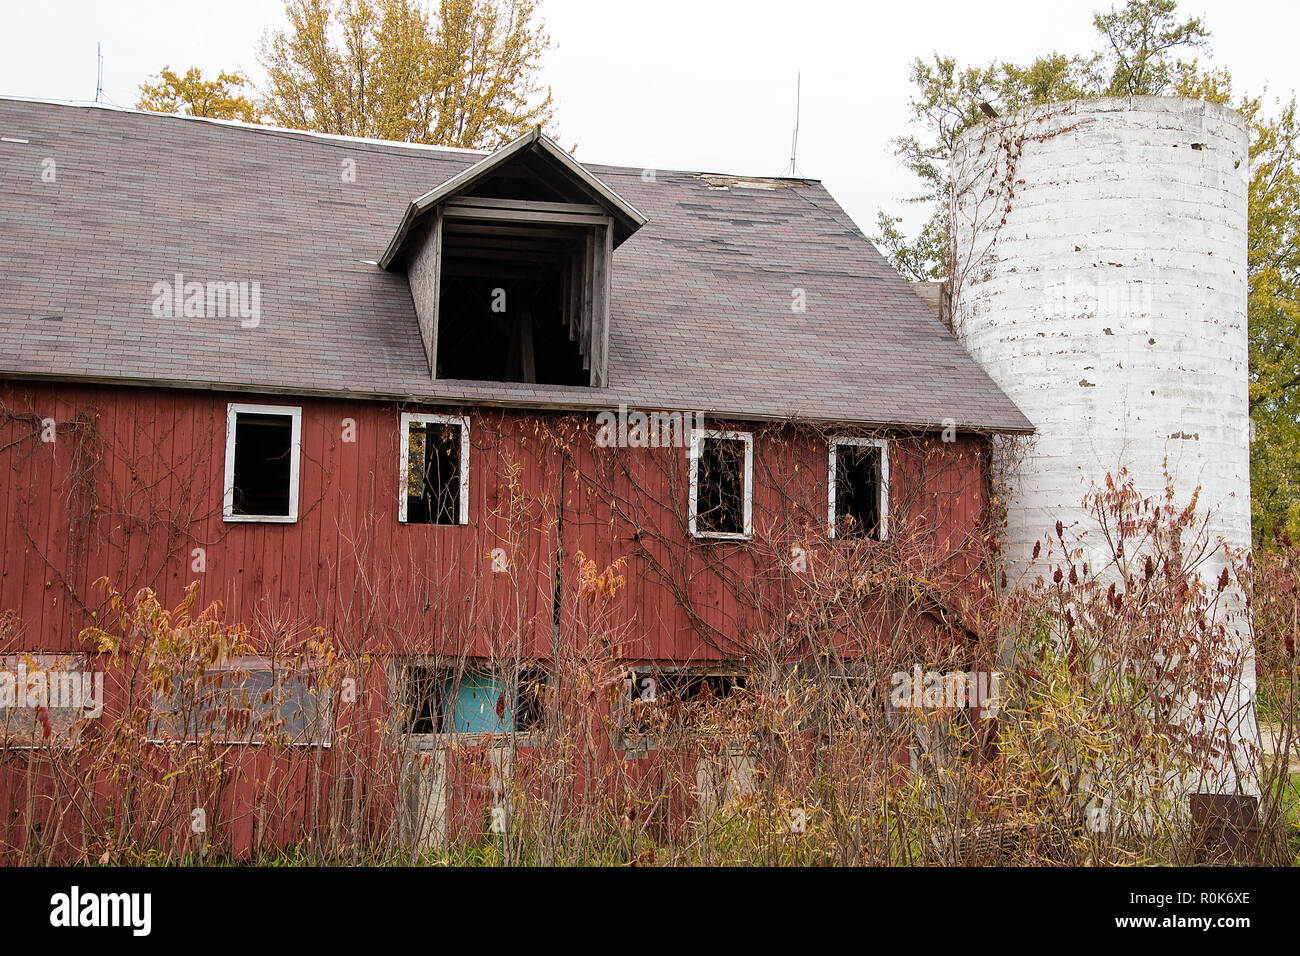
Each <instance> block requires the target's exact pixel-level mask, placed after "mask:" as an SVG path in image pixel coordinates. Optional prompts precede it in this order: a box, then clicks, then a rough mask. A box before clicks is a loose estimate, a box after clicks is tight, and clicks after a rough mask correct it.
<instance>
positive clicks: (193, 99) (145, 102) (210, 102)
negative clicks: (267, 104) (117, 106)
mask: <svg viewBox="0 0 1300 956" xmlns="http://www.w3.org/2000/svg"><path fill="white" fill-rule="evenodd" d="M155 79H156V80H157V82H155V83H145V84H142V85H141V87H140V100H139V102H137V103H136V105H135V108H136V109H139V110H149V111H150V112H152V113H180V114H182V115H184V116H206V117H209V118H211V119H234V120H243V121H244V122H245V123H256V122H257V121H258V109H257V105H256V104H255V103H254V102H253V101H252V100H250V99H248V97H246V96H243V95H241V93H240V91H241V90H242V89H243V88H244V87H245V86H246V85H247V84H248V79H247V78H246V77H245V76H244V75H243V74H242V73H219V74H217V78H216V79H215V80H205V79H204V78H203V73H202V72H201V71H200V70H199V69H197V68H196V67H190V68H189V69H188V70H186V71H185V75H184V76H180V75H179V74H177V73H175V72H173V71H172V70H171V69H170V68H169V67H165V66H164V67H163V68H162V70H161V71H160V74H159V76H158V77H156V78H155Z"/></svg>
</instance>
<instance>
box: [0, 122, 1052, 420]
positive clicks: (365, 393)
mask: <svg viewBox="0 0 1300 956" xmlns="http://www.w3.org/2000/svg"><path fill="white" fill-rule="evenodd" d="M13 140H26V142H13ZM481 158H482V154H480V153H471V152H467V151H454V150H436V149H427V148H413V147H409V146H402V145H397V144H381V143H373V142H364V141H356V140H347V139H343V138H333V137H323V136H317V135H311V134H303V133H294V132H289V131H285V130H271V129H259V128H256V127H245V126H238V125H233V124H224V123H214V122H208V121H201V120H193V119H184V118H178V117H170V116H157V115H152V114H142V113H134V112H120V111H116V110H108V109H103V108H94V107H72V106H63V105H54V104H45V103H36V102H27V101H18V100H0V375H6V376H37V377H47V376H67V377H73V378H79V379H84V378H89V379H95V380H130V381H136V382H154V383H160V384H167V385H176V386H186V387H190V386H198V387H222V388H224V387H230V388H236V389H238V388H249V389H255V390H263V391H273V392H282V393H291V394H292V393H299V394H312V393H331V394H341V395H353V396H356V397H359V398H369V397H385V398H388V397H393V398H405V399H418V400H429V401H437V400H446V401H455V402H462V401H464V402H486V403H493V404H539V405H559V406H571V407H593V408H611V407H614V406H617V405H618V404H619V403H627V404H628V405H629V406H631V407H640V408H662V409H682V410H692V411H703V412H705V413H706V414H713V415H734V416H737V417H756V418H784V417H787V416H791V415H794V416H800V417H804V418H810V419H818V420H824V421H844V422H868V423H880V424H904V425H938V424H941V423H943V422H945V421H955V422H956V423H957V424H958V425H959V426H962V427H968V428H977V429H983V430H1012V431H1022V430H1023V431H1027V430H1029V429H1030V425H1029V422H1028V421H1027V420H1026V419H1025V417H1024V416H1023V415H1022V414H1021V413H1020V411H1019V410H1018V409H1017V408H1016V407H1015V406H1014V405H1013V404H1012V402H1011V400H1010V399H1008V398H1007V397H1006V396H1005V395H1004V394H1003V393H1002V392H1001V391H1000V390H999V389H998V387H997V386H996V385H995V384H994V383H993V381H992V380H991V379H990V378H989V377H988V376H987V375H986V374H985V373H984V372H983V370H982V369H980V368H979V366H978V365H977V364H976V363H975V361H974V360H973V359H972V358H971V357H970V356H969V355H968V354H967V353H966V351H965V350H964V349H963V348H962V347H961V346H960V345H959V344H958V343H957V341H956V340H955V339H954V338H953V337H952V335H951V334H950V333H949V332H948V331H947V330H946V329H945V328H944V327H943V326H942V325H941V324H940V322H939V321H938V320H937V319H936V318H935V317H934V316H933V315H932V313H931V312H930V311H929V309H928V308H927V307H926V306H925V304H924V303H923V302H922V301H921V300H920V299H919V298H917V296H916V295H915V294H914V293H913V292H912V290H911V288H910V287H909V286H908V284H907V282H906V281H904V280H903V278H902V277H901V276H899V275H898V274H897V273H896V272H895V271H894V270H893V269H892V268H891V267H890V266H889V265H888V264H887V263H886V262H885V260H884V259H883V258H882V257H881V255H880V254H879V253H878V252H877V251H876V250H875V248H874V247H872V245H871V244H870V243H869V242H867V241H866V240H865V239H864V238H863V236H862V234H861V233H860V232H859V230H858V229H857V228H856V227H855V226H854V224H853V223H852V221H851V220H850V219H849V217H848V216H847V215H846V214H845V213H844V211H843V210H842V209H840V207H839V206H838V205H837V204H836V202H835V200H834V199H832V198H831V196H830V194H829V193H827V191H826V190H825V189H824V188H823V187H822V185H821V184H820V183H817V182H812V181H786V182H784V183H782V184H781V185H782V188H770V189H754V188H741V187H736V186H733V187H732V188H725V189H724V188H717V185H718V184H720V183H723V182H726V180H725V179H724V178H720V177H716V176H709V177H705V176H702V175H700V174H696V173H688V172H671V171H665V170H657V171H655V173H654V176H653V177H650V176H643V171H642V170H641V169H640V168H623V167H613V166H598V165H590V164H588V165H587V168H588V169H589V170H590V171H591V172H592V173H593V174H594V175H595V176H597V177H599V178H600V179H601V180H602V181H603V182H604V183H605V184H607V185H608V186H609V187H610V188H611V189H613V190H614V191H615V192H617V193H618V194H619V195H620V196H622V197H624V198H625V199H626V200H627V201H628V202H630V203H631V204H632V205H633V206H635V207H636V208H637V209H639V210H640V211H641V212H643V213H644V214H645V215H646V216H648V217H649V222H648V223H647V224H646V225H645V226H644V227H642V228H641V230H640V231H639V232H637V233H636V234H635V235H633V236H632V237H631V238H630V239H629V240H628V241H627V242H626V243H624V244H623V245H622V246H621V247H620V248H619V249H617V250H616V251H615V253H614V267H613V290H612V307H611V312H612V319H611V338H610V360H609V361H610V370H609V380H610V385H609V387H607V388H602V389H591V388H582V387H562V386H549V385H529V384H510V383H491V382H466V381H449V380H437V381H435V380H433V379H431V377H430V375H429V369H428V364H427V361H426V359H425V355H424V351H423V349H422V347H421V343H420V335H419V331H418V327H417V325H416V318H415V310H414V307H413V305H412V301H411V296H410V292H409V289H408V288H407V285H406V281H405V279H404V277H403V276H401V275H398V274H393V273H390V272H386V271H384V270H382V269H380V268H378V267H377V266H376V265H375V264H374V262H375V260H377V259H378V258H379V257H380V255H381V254H382V253H383V251H384V248H385V246H386V245H387V244H388V242H389V240H390V238H391V237H392V235H393V232H394V230H395V229H396V228H397V224H398V223H399V221H400V220H401V218H402V214H403V212H404V210H405V209H406V207H407V204H408V203H409V202H410V201H411V200H412V199H414V198H416V197H418V196H420V195H422V194H424V193H426V192H427V191H429V190H430V189H431V188H433V187H434V186H436V185H438V184H439V183H441V182H443V181H445V180H446V179H448V178H450V177H451V176H453V175H455V174H456V173H458V172H460V171H461V170H462V169H464V168H466V167H467V166H469V165H470V164H472V163H474V162H476V161H478V160H479V159H481ZM51 161H52V162H51ZM348 161H351V163H349V162H348ZM352 164H355V167H354V168H355V182H349V181H348V179H349V176H347V175H345V172H347V171H348V170H349V169H350V168H352ZM51 179H52V180H53V181H49V180H51ZM176 273H182V274H184V276H185V278H186V280H197V281H201V282H208V281H218V282H249V283H251V282H254V281H255V282H257V283H258V284H259V289H260V295H261V321H260V324H259V325H258V326H257V327H255V328H243V327H242V326H241V324H240V321H239V319H238V318H159V317H157V316H156V315H155V314H154V309H153V305H154V301H155V292H154V287H155V284H156V283H158V282H161V281H166V282H171V281H172V280H173V276H174V275H175V274H176ZM795 289H803V290H804V292H805V295H806V301H807V309H806V311H804V312H795V311H793V310H792V308H791V303H792V301H793V297H794V291H793V290H795ZM54 317H57V318H54Z"/></svg>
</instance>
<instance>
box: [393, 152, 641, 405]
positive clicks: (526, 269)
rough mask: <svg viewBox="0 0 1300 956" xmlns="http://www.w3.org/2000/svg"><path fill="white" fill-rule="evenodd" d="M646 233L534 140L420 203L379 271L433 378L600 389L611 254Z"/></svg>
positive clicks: (595, 184) (577, 169) (609, 195)
mask: <svg viewBox="0 0 1300 956" xmlns="http://www.w3.org/2000/svg"><path fill="white" fill-rule="evenodd" d="M644 222H645V217H644V216H642V215H641V214H640V213H638V212H637V211H636V210H635V209H633V208H632V207H631V206H630V205H628V204H627V203H626V202H625V201H624V200H622V199H621V198H619V197H618V196H617V195H616V194H614V193H613V192H611V191H610V190H609V188H608V187H606V186H605V185H604V184H603V183H601V182H600V181H599V180H598V179H596V178H595V177H594V176H592V175H591V174H590V173H589V172H587V171H586V170H585V169H584V168H583V167H582V166H580V165H578V164H577V163H576V162H575V161H574V160H573V159H572V158H571V157H569V156H568V155H567V154H566V153H564V152H563V151H562V150H560V149H559V147H557V146H556V145H555V144H554V143H553V142H551V141H550V140H549V139H547V138H546V137H545V136H542V135H541V133H540V131H536V130H535V131H534V132H532V133H530V134H528V135H527V136H524V137H521V138H520V139H518V140H516V141H515V142H514V143H511V144H510V145H509V146H506V147H504V148H502V149H501V150H498V151H497V152H496V153H494V154H492V155H491V156H489V157H487V158H486V159H485V160H483V161H482V162H480V163H478V164H476V165H475V166H472V167H470V168H469V169H468V170H466V171H465V172H463V173H461V174H460V175H458V176H456V177H453V178H452V179H451V180H449V181H448V182H447V183H444V184H443V185H442V186H440V187H438V188H437V189H435V190H433V191H432V192H430V193H427V194H426V195H424V196H422V197H421V198H420V199H418V200H416V201H415V202H413V203H412V204H411V206H410V208H409V209H408V210H407V214H406V217H405V218H404V219H403V221H402V225H401V227H400V228H399V230H398V232H397V235H395V236H394V237H393V241H392V242H391V243H390V244H389V248H388V251H387V252H385V254H384V258H383V260H382V262H381V265H383V266H384V267H385V268H391V267H394V266H398V267H400V266H404V267H405V268H406V273H407V278H408V281H409V282H410V285H411V296H412V299H413V301H414V304H415V311H416V315H417V317H418V319H419V325H420V334H421V337H422V339H423V342H424V347H425V351H426V354H427V356H428V358H429V367H430V371H431V373H432V374H433V377H434V378H438V379H469V380H476V381H494V382H525V383H536V384H544V385H574V386H591V387H602V386H604V385H605V384H607V373H608V354H609V327H610V284H611V272H612V261H613V251H614V249H615V248H616V247H617V246H618V245H619V244H620V243H621V242H622V241H624V240H625V239H626V238H628V237H629V236H630V235H631V234H632V233H633V232H634V231H635V230H636V229H638V228H640V226H641V225H642V224H643V223H644Z"/></svg>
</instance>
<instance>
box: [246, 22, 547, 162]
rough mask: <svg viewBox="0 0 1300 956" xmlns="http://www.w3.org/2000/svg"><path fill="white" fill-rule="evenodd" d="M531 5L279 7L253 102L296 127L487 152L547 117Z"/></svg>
mask: <svg viewBox="0 0 1300 956" xmlns="http://www.w3.org/2000/svg"><path fill="white" fill-rule="evenodd" d="M536 13H537V0H440V3H439V7H438V11H437V15H436V17H435V16H432V15H431V14H430V13H429V12H428V11H427V10H426V9H425V8H424V7H423V6H421V5H420V4H419V3H417V2H416V0H286V3H285V14H286V16H287V18H288V21H289V23H288V29H286V30H272V31H268V32H267V33H266V34H265V35H264V36H263V38H262V45H261V62H262V66H263V67H264V69H265V70H266V76H267V86H266V90H265V93H264V96H263V98H262V101H261V104H260V105H261V106H262V108H263V110H264V111H265V114H266V116H267V118H269V119H270V120H271V121H272V122H274V123H276V124H278V125H281V126H287V127H290V128H294V129H312V130H317V131H319V132H324V133H339V134H343V135H348V136H365V137H372V138H376V139H391V140H401V141H405V142H414V143H431V144H435V145H439V146H460V147H493V146H498V145H500V144H502V143H504V142H507V141H509V140H510V139H513V138H514V137H515V136H517V135H519V134H520V133H522V132H524V131H525V130H527V129H528V128H530V127H532V126H535V125H538V124H545V123H546V122H548V121H549V120H550V118H551V94H550V90H549V89H546V88H543V87H542V86H541V84H540V83H539V82H538V80H537V71H538V65H539V60H540V58H541V56H542V54H543V53H544V52H545V51H546V50H547V49H548V48H549V47H550V38H549V37H548V36H547V34H546V33H545V29H544V24H543V23H542V22H541V21H540V20H538V19H537V18H536Z"/></svg>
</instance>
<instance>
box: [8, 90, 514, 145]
mask: <svg viewBox="0 0 1300 956" xmlns="http://www.w3.org/2000/svg"><path fill="white" fill-rule="evenodd" d="M0 103H37V104H40V105H42V106H62V107H67V108H69V109H85V110H104V111H106V112H109V113H127V114H131V115H134V116H146V117H149V118H152V119H160V120H167V119H175V120H185V121H187V122H191V123H209V124H211V125H213V126H227V127H231V128H234V129H242V130H248V131H250V132H254V133H264V134H270V135H276V136H285V135H289V136H305V137H309V138H312V139H324V140H334V141H338V142H340V143H343V144H347V143H356V144H357V145H360V146H392V147H394V148H397V149H413V150H422V151H428V152H439V153H456V154H463V155H469V156H489V155H491V154H492V153H493V152H494V150H490V149H470V148H468V147H464V146H435V145H433V144H431V143H407V142H404V141H402V140H396V139H375V138H373V137H369V136H347V135H344V134H343V133H322V132H319V131H318V130H310V129H292V128H290V127H288V126H273V125H271V124H268V123H245V122H244V121H243V120H228V119H217V118H216V117H213V116H190V115H188V114H186V113H158V112H155V111H153V110H139V109H132V108H130V107H125V106H110V105H108V104H106V103H94V102H88V101H85V100H54V99H45V98H43V97H35V96H0Z"/></svg>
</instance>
